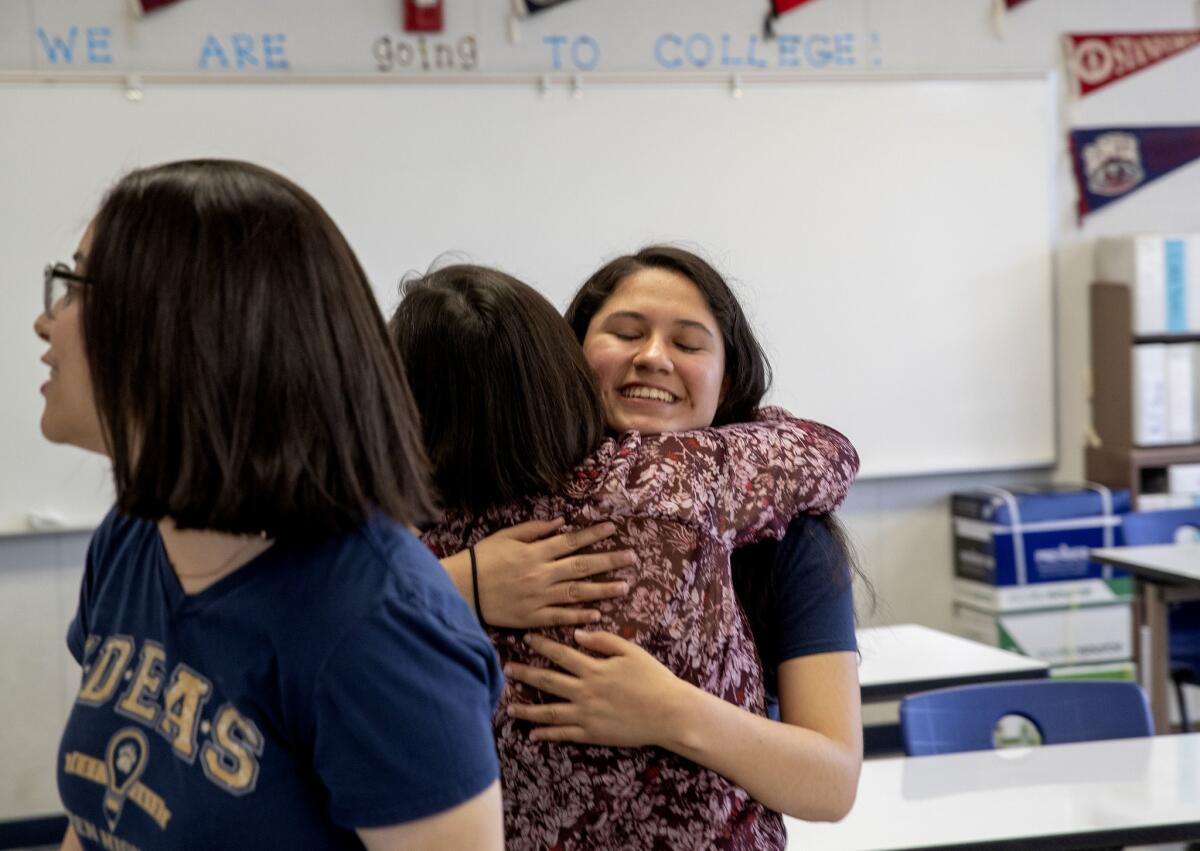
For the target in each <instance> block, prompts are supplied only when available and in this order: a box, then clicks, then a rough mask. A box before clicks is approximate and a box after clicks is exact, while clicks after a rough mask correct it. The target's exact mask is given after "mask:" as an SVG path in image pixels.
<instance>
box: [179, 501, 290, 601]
mask: <svg viewBox="0 0 1200 851" xmlns="http://www.w3.org/2000/svg"><path fill="white" fill-rule="evenodd" d="M158 533H159V534H160V535H161V536H162V541H163V548H164V549H165V550H166V551H167V558H168V559H169V560H170V562H171V569H172V570H174V571H175V575H176V576H177V577H178V578H179V584H180V585H181V586H183V590H184V593H187V594H197V593H199V592H200V591H203V590H204V589H205V588H207V587H208V586H210V585H212V584H213V583H214V582H217V581H219V580H220V579H223V578H224V577H226V576H229V575H230V574H231V573H233V572H234V571H236V570H239V569H240V568H242V567H243V566H245V565H246V564H247V563H248V562H250V561H252V560H253V559H254V558H255V557H256V556H258V555H260V554H262V553H263V552H265V551H266V550H267V548H268V547H270V546H271V544H273V543H274V541H272V540H271V539H269V538H266V537H264V536H262V535H232V534H229V533H228V532H214V531H211V530H208V529H179V528H177V527H176V526H175V521H174V520H172V519H171V518H170V517H164V518H163V519H162V520H160V521H159V523H158Z"/></svg>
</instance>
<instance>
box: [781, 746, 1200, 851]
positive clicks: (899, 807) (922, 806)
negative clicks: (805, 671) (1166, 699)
mask: <svg viewBox="0 0 1200 851" xmlns="http://www.w3.org/2000/svg"><path fill="white" fill-rule="evenodd" d="M785 822H786V823H787V831H788V848H789V849H794V851H801V849H804V851H808V849H820V851H838V849H854V851H872V849H884V848H889V849H891V848H897V849H899V848H939V847H946V846H969V847H971V848H993V849H995V848H1012V849H1018V848H1019V849H1027V848H1096V847H1103V846H1119V845H1126V844H1131V843H1147V842H1173V841H1179V840H1183V839H1194V838H1196V837H1200V734H1193V735H1185V736H1152V737H1146V738H1141V739H1118V740H1111V741H1104V742H1085V743H1081V744H1070V745H1050V746H1046V747H1041V748H1022V749H1019V750H1018V749H1009V750H1002V751H977V752H974V753H961V754H946V755H942V756H923V757H897V758H894V759H877V760H868V761H867V762H865V763H864V764H863V772H862V781H861V782H860V784H859V791H858V799H857V801H856V802H855V805H854V809H853V811H852V812H851V813H850V815H849V816H847V817H846V819H845V820H843V821H841V822H839V823H837V824H813V823H809V822H801V821H797V820H796V819H791V818H787V819H785Z"/></svg>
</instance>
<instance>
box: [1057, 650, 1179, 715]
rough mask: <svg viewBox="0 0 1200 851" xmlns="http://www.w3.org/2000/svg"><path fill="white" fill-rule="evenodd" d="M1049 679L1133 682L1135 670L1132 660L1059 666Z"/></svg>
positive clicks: (1135, 675)
mask: <svg viewBox="0 0 1200 851" xmlns="http://www.w3.org/2000/svg"><path fill="white" fill-rule="evenodd" d="M1050 679H1052V680H1122V681H1124V682H1135V681H1136V680H1137V669H1136V667H1135V666H1134V664H1133V660H1132V659H1130V660H1128V661H1126V662H1104V663H1101V664H1099V665H1059V666H1058V667H1052V668H1051V669H1050ZM1198 717H1200V716H1198Z"/></svg>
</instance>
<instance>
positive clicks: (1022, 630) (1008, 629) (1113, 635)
mask: <svg viewBox="0 0 1200 851" xmlns="http://www.w3.org/2000/svg"><path fill="white" fill-rule="evenodd" d="M954 625H955V631H956V632H958V634H959V635H962V636H963V637H964V638H969V639H971V640H973V641H978V642H980V643H981V644H989V645H991V646H993V647H999V648H1001V649H1002V650H1011V651H1013V652H1014V653H1021V654H1023V655H1025V656H1032V657H1033V658H1035V659H1041V660H1042V661H1043V662H1047V663H1049V664H1050V665H1051V666H1054V667H1060V666H1066V665H1071V666H1076V665H1097V664H1099V663H1111V662H1127V661H1128V660H1130V659H1131V658H1133V633H1132V628H1133V612H1132V607H1131V606H1130V604H1129V603H1111V604H1107V605H1098V606H1073V607H1067V608H1059V609H1035V610H1030V611H1019V612H998V611H988V610H985V609H977V608H975V607H973V606H968V605H966V604H965V603H961V602H956V603H955V604H954Z"/></svg>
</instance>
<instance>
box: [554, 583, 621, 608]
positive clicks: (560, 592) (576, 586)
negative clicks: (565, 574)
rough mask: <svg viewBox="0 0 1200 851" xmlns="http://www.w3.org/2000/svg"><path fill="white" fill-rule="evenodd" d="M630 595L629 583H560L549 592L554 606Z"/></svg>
mask: <svg viewBox="0 0 1200 851" xmlns="http://www.w3.org/2000/svg"><path fill="white" fill-rule="evenodd" d="M628 593H629V583H628V582H620V581H618V582H559V583H558V584H556V585H555V586H554V587H553V588H551V589H550V591H549V592H548V594H549V602H550V603H551V604H553V605H560V606H561V605H570V604H571V603H590V602H593V601H595V600H611V599H612V598H613V597H624V596H625V595H626V594H628Z"/></svg>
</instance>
